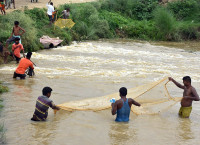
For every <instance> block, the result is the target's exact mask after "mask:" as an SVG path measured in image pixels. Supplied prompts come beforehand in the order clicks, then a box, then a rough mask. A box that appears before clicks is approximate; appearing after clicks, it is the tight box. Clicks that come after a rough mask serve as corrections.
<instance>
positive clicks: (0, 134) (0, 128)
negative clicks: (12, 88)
mask: <svg viewBox="0 0 200 145" xmlns="http://www.w3.org/2000/svg"><path fill="white" fill-rule="evenodd" d="M4 92H8V87H6V86H4V85H2V83H1V82H0V94H2V93H4ZM2 103H3V99H2V98H1V96H0V113H1V110H2V108H3V104H2ZM4 134H5V129H4V125H3V124H2V122H0V144H4V143H5V135H4Z"/></svg>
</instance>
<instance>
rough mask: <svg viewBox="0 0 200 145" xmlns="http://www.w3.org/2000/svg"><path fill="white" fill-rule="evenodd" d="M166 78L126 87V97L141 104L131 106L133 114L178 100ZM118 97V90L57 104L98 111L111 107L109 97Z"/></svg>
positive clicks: (154, 111)
mask: <svg viewBox="0 0 200 145" xmlns="http://www.w3.org/2000/svg"><path fill="white" fill-rule="evenodd" d="M167 83H168V78H167V77H166V78H164V79H162V80H159V81H156V82H153V83H150V84H146V85H142V86H138V87H136V88H132V89H128V95H127V98H133V99H134V100H136V101H137V102H139V103H140V104H141V107H136V106H132V107H131V110H132V111H133V112H134V113H135V114H157V113H159V112H161V111H163V110H166V109H168V108H169V107H171V106H172V105H174V104H175V103H177V102H178V101H180V99H181V98H180V97H172V96H170V94H169V91H168V89H167ZM112 98H116V99H120V97H119V92H117V93H114V94H110V95H106V96H102V97H95V98H89V99H84V100H80V101H71V102H67V103H64V104H60V105H58V106H59V107H60V108H61V109H63V110H68V111H73V110H92V111H100V110H104V109H109V108H111V103H110V101H109V100H110V99H112Z"/></svg>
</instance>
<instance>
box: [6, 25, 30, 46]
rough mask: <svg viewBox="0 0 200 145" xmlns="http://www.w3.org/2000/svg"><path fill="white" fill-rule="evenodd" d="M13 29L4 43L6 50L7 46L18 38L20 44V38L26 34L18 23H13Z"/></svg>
mask: <svg viewBox="0 0 200 145" xmlns="http://www.w3.org/2000/svg"><path fill="white" fill-rule="evenodd" d="M14 25H15V26H14V27H13V30H12V33H11V36H10V37H9V39H8V40H7V41H6V48H8V44H10V43H11V42H14V41H15V38H16V37H18V38H20V42H19V43H21V36H22V35H23V34H24V33H25V32H26V31H25V30H24V29H22V28H21V27H20V26H19V22H18V21H15V22H14ZM20 31H22V33H20Z"/></svg>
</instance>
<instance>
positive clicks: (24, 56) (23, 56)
mask: <svg viewBox="0 0 200 145" xmlns="http://www.w3.org/2000/svg"><path fill="white" fill-rule="evenodd" d="M22 52H23V57H24V58H25V57H26V56H25V54H24V49H23V50H22Z"/></svg>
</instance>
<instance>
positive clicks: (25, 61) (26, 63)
mask: <svg viewBox="0 0 200 145" xmlns="http://www.w3.org/2000/svg"><path fill="white" fill-rule="evenodd" d="M31 55H32V52H28V53H27V55H26V58H22V59H21V60H20V62H19V65H18V67H17V69H16V71H15V72H14V75H13V78H17V77H20V79H25V77H26V74H25V71H26V69H27V68H28V67H30V68H31V69H34V67H33V63H32V62H31V61H30V59H31Z"/></svg>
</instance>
